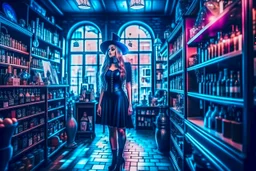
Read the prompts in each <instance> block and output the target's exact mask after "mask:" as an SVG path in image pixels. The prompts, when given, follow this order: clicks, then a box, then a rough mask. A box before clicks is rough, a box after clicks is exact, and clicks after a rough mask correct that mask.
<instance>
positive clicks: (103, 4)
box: [100, 0, 107, 11]
mask: <svg viewBox="0 0 256 171" xmlns="http://www.w3.org/2000/svg"><path fill="white" fill-rule="evenodd" d="M100 2H101V4H102V6H103V10H104V11H106V9H107V8H106V4H105V2H104V0H101V1H100Z"/></svg>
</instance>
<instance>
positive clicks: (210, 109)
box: [204, 105, 212, 128]
mask: <svg viewBox="0 0 256 171" xmlns="http://www.w3.org/2000/svg"><path fill="white" fill-rule="evenodd" d="M211 113H212V106H211V105H209V106H208V111H207V112H206V114H205V116H204V126H205V127H206V128H208V126H209V124H208V121H209V117H210V115H211Z"/></svg>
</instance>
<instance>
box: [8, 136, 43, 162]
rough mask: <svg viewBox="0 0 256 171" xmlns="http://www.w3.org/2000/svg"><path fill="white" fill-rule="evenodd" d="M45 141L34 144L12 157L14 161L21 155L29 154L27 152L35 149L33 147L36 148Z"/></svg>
mask: <svg viewBox="0 0 256 171" xmlns="http://www.w3.org/2000/svg"><path fill="white" fill-rule="evenodd" d="M44 141H45V139H42V140H40V141H39V142H37V143H34V144H33V145H31V146H29V147H27V148H25V149H23V150H22V151H20V152H19V153H17V154H15V155H14V156H13V157H12V160H13V159H15V158H17V157H18V156H20V155H21V154H23V153H25V152H27V151H28V150H30V149H31V148H33V147H35V146H37V145H39V144H41V143H42V142H44Z"/></svg>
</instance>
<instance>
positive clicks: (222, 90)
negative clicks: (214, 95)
mask: <svg viewBox="0 0 256 171" xmlns="http://www.w3.org/2000/svg"><path fill="white" fill-rule="evenodd" d="M227 74H228V69H227V68H225V69H224V77H223V78H222V80H221V91H220V96H224V97H225V96H226V91H227V90H226V89H227V87H226V80H227V77H228V76H227Z"/></svg>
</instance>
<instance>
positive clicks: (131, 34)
mask: <svg viewBox="0 0 256 171" xmlns="http://www.w3.org/2000/svg"><path fill="white" fill-rule="evenodd" d="M138 35H139V27H138V25H132V26H129V27H127V28H126V29H125V37H126V38H138Z"/></svg>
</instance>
